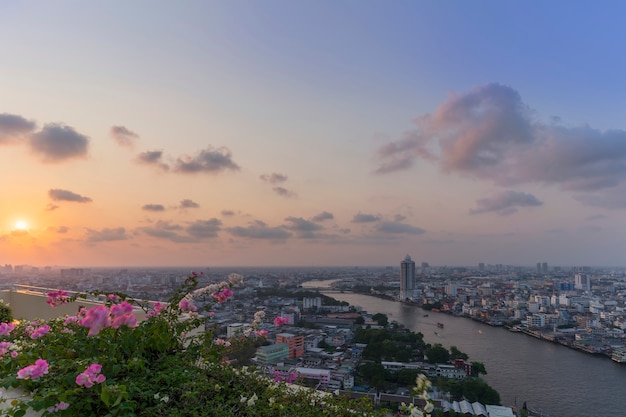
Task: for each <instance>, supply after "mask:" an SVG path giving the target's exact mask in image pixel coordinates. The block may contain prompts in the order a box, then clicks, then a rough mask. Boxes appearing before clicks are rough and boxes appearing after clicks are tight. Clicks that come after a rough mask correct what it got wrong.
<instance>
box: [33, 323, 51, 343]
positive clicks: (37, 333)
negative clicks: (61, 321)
mask: <svg viewBox="0 0 626 417" xmlns="http://www.w3.org/2000/svg"><path fill="white" fill-rule="evenodd" d="M49 331H50V326H48V325H47V324H44V325H43V326H41V327H37V328H36V329H33V331H32V332H31V334H30V338H31V339H33V340H35V339H39V338H40V337H42V336H44V335H45V334H47V333H48V332H49Z"/></svg>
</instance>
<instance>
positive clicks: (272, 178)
mask: <svg viewBox="0 0 626 417" xmlns="http://www.w3.org/2000/svg"><path fill="white" fill-rule="evenodd" d="M259 178H260V179H261V180H262V181H266V182H269V183H270V184H280V183H281V182H285V181H287V176H286V175H283V174H277V173H275V172H273V173H271V174H270V175H267V174H263V175H261V176H259Z"/></svg>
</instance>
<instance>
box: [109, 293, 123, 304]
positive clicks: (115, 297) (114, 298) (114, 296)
mask: <svg viewBox="0 0 626 417" xmlns="http://www.w3.org/2000/svg"><path fill="white" fill-rule="evenodd" d="M121 299H122V298H121V297H120V296H119V295H117V294H109V295H107V300H109V301H113V302H114V303H117V302H118V301H120V300H121Z"/></svg>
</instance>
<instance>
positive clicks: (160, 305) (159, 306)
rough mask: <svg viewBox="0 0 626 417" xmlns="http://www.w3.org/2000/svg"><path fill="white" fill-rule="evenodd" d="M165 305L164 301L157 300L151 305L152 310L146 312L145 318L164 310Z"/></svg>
mask: <svg viewBox="0 0 626 417" xmlns="http://www.w3.org/2000/svg"><path fill="white" fill-rule="evenodd" d="M166 307H167V305H166V304H164V303H159V302H158V301H157V302H156V303H154V304H153V305H152V308H153V309H154V310H150V311H149V312H148V314H147V315H146V317H147V318H150V317H154V316H158V315H159V314H161V312H162V311H163V310H165V308H166Z"/></svg>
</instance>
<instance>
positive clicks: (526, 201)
mask: <svg viewBox="0 0 626 417" xmlns="http://www.w3.org/2000/svg"><path fill="white" fill-rule="evenodd" d="M541 205H543V202H541V201H539V199H537V197H535V196H534V195H532V194H526V193H520V192H516V191H504V192H501V193H498V194H496V195H494V196H493V197H489V198H482V199H480V200H477V201H476V208H475V209H471V210H470V214H480V213H489V212H494V213H497V214H499V215H501V216H506V215H509V214H513V213H515V212H516V211H517V209H518V207H538V206H541Z"/></svg>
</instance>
